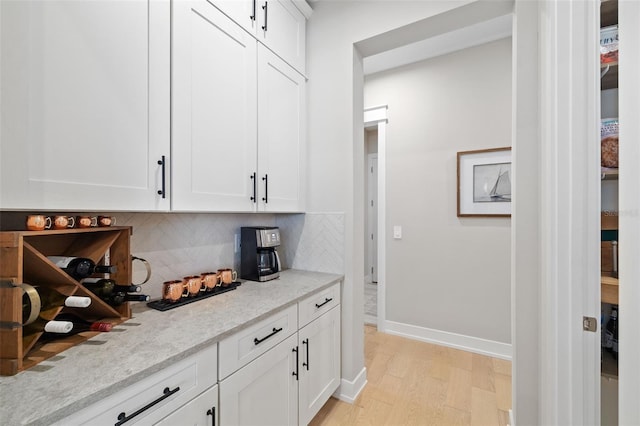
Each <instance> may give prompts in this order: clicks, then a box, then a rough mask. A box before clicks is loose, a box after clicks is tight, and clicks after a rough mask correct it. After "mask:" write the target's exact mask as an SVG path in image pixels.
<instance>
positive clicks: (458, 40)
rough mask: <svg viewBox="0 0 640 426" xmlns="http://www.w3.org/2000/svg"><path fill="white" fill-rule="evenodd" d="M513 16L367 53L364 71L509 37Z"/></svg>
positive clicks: (497, 18)
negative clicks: (369, 54)
mask: <svg viewBox="0 0 640 426" xmlns="http://www.w3.org/2000/svg"><path fill="white" fill-rule="evenodd" d="M512 20H513V15H511V14H508V15H502V16H498V17H496V18H493V19H489V20H486V21H482V22H479V23H476V24H473V25H469V26H467V27H463V28H460V29H457V30H454V31H450V32H447V33H444V34H438V35H435V36H432V37H429V38H427V39H425V40H421V41H417V42H414V43H411V44H407V45H404V46H400V47H397V48H395V49H391V50H387V51H384V52H382V53H378V54H375V55H371V56H367V57H365V58H364V59H363V67H364V74H365V75H369V74H373V73H376V72H380V71H386V70H389V69H392V68H396V67H399V66H402V65H407V64H411V63H414V62H419V61H422V60H425V59H429V58H433V57H435V56H440V55H444V54H447V53H451V52H455V51H457V50H461V49H466V48H469V47H473V46H477V45H480V44H484V43H488V42H491V41H494V40H499V39H502V38H505V37H510V36H511V34H512Z"/></svg>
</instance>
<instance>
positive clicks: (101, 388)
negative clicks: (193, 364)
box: [0, 270, 343, 426]
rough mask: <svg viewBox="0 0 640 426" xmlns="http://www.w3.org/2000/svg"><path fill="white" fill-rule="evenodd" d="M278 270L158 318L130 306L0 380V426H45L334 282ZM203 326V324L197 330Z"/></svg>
mask: <svg viewBox="0 0 640 426" xmlns="http://www.w3.org/2000/svg"><path fill="white" fill-rule="evenodd" d="M342 278H343V276H342V275H336V274H326V273H320V272H308V271H299V270H286V271H283V272H281V274H280V278H279V279H277V280H273V281H268V282H264V283H259V282H253V281H243V283H242V285H241V286H239V287H237V288H236V289H235V290H233V291H229V292H227V293H223V294H220V295H217V296H214V297H210V298H208V299H203V300H200V301H197V302H194V303H190V304H188V305H184V306H181V307H179V308H176V309H172V310H169V311H165V312H160V311H157V310H154V309H151V308H148V307H147V306H146V304H141V303H138V304H136V305H135V306H134V309H133V317H132V318H131V319H130V320H128V321H126V322H124V323H123V324H121V325H118V326H117V327H114V329H113V330H112V331H111V332H110V333H103V334H100V335H98V336H96V337H94V338H92V339H90V340H88V341H87V342H85V343H83V344H80V345H77V346H74V347H72V348H70V349H68V350H66V351H64V352H61V353H60V354H58V355H56V356H54V357H52V358H50V359H48V360H46V361H43V362H42V363H40V364H38V365H36V366H34V367H32V368H30V369H29V370H26V371H23V372H21V373H18V374H17V375H15V376H8V377H0V401H1V402H0V424H2V425H4V426H13V425H25V424H28V425H46V424H50V423H53V422H55V421H58V420H60V419H63V418H65V417H66V416H68V415H70V414H72V413H74V412H75V411H78V410H80V409H82V408H85V407H87V406H89V405H91V404H93V403H94V402H96V401H98V400H100V399H102V398H105V397H107V396H109V395H111V394H113V393H115V392H118V391H119V390H121V389H123V388H125V387H126V386H129V385H131V384H133V383H136V382H137V381H139V380H141V379H142V378H144V377H146V376H148V375H150V374H152V373H155V372H156V371H159V370H162V369H163V368H165V367H166V366H169V365H171V364H172V362H173V361H174V360H179V359H182V358H184V357H187V356H189V355H191V354H194V353H196V352H198V351H200V350H201V349H204V348H206V347H208V346H209V345H211V344H213V343H215V342H217V341H219V340H221V339H223V338H224V337H226V336H228V335H231V334H233V333H235V332H237V331H239V330H240V329H242V328H244V327H247V326H249V325H251V324H253V323H255V322H257V321H260V320H262V319H263V318H266V317H268V316H269V315H271V314H273V313H276V312H278V311H280V310H282V309H284V308H286V307H288V306H291V305H292V304H294V303H297V302H298V301H300V300H302V299H304V298H305V297H307V296H309V295H312V294H314V293H317V292H319V291H321V290H323V289H325V288H327V287H329V286H331V285H332V284H335V283H336V282H339V281H340V280H342ZM203 324H207V326H206V327H203Z"/></svg>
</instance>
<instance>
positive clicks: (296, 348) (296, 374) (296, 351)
mask: <svg viewBox="0 0 640 426" xmlns="http://www.w3.org/2000/svg"><path fill="white" fill-rule="evenodd" d="M292 351H293V352H295V353H296V371H294V372H292V373H291V375H292V376H296V380H300V379H299V378H298V362H299V359H298V347H297V346H296V347H295V348H293V349H292Z"/></svg>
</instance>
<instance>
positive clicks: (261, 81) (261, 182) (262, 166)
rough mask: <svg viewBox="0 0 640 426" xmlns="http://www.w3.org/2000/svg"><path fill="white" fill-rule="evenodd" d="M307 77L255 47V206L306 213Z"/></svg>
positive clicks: (263, 209)
mask: <svg viewBox="0 0 640 426" xmlns="http://www.w3.org/2000/svg"><path fill="white" fill-rule="evenodd" d="M305 116H306V114H305V79H304V77H302V76H301V75H300V74H299V73H297V72H296V71H295V70H294V69H293V68H291V67H290V66H289V65H287V64H286V63H284V62H283V61H282V60H281V59H280V58H278V57H277V56H276V55H275V54H273V52H271V51H270V50H267V49H265V48H260V49H258V188H259V190H258V210H260V211H271V212H283V211H288V212H292V211H304V200H305V195H304V192H303V188H304V187H305V184H304V176H305V174H304V172H303V171H304V167H305V155H306V150H305V146H306V145H305V143H304V141H305V136H304V132H305V122H306V121H305Z"/></svg>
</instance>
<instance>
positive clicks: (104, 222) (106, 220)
mask: <svg viewBox="0 0 640 426" xmlns="http://www.w3.org/2000/svg"><path fill="white" fill-rule="evenodd" d="M115 224H116V218H115V217H114V216H98V226H111V225H115Z"/></svg>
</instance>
